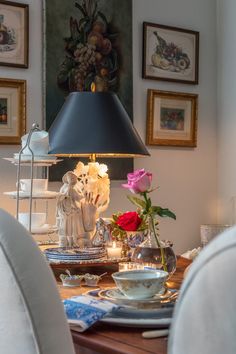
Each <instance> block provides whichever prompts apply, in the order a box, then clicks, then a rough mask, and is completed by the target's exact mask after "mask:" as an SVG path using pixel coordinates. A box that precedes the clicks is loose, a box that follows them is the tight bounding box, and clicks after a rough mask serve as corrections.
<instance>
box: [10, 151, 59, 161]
mask: <svg viewBox="0 0 236 354" xmlns="http://www.w3.org/2000/svg"><path fill="white" fill-rule="evenodd" d="M31 158H32V155H28V154H21V161H31ZM14 159H15V160H19V153H16V154H14ZM56 159H57V157H56V156H54V155H34V160H35V161H45V160H46V161H48V160H50V161H51V160H56Z"/></svg>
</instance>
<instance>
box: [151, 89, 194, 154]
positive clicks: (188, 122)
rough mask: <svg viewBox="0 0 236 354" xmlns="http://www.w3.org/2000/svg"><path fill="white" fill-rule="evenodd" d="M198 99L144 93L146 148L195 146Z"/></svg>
mask: <svg viewBox="0 0 236 354" xmlns="http://www.w3.org/2000/svg"><path fill="white" fill-rule="evenodd" d="M197 107H198V95H196V94H190V93H179V92H169V91H158V90H148V98H147V134H146V143H147V145H160V146H182V147H184V146H188V147H196V146H197Z"/></svg>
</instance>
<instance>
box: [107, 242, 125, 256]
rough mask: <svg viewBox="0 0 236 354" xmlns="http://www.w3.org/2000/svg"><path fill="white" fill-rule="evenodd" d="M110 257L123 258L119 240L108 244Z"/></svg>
mask: <svg viewBox="0 0 236 354" xmlns="http://www.w3.org/2000/svg"><path fill="white" fill-rule="evenodd" d="M106 250H107V258H108V259H119V258H121V251H122V245H121V244H120V243H119V242H116V241H112V243H110V244H108V245H107V246H106Z"/></svg>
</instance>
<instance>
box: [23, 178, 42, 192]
mask: <svg viewBox="0 0 236 354" xmlns="http://www.w3.org/2000/svg"><path fill="white" fill-rule="evenodd" d="M32 182H33V192H45V191H47V189H48V180H47V179H46V178H35V179H33V181H32ZM30 188H31V179H20V189H21V190H22V191H23V192H30Z"/></svg>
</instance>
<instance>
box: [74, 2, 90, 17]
mask: <svg viewBox="0 0 236 354" xmlns="http://www.w3.org/2000/svg"><path fill="white" fill-rule="evenodd" d="M75 7H77V8H78V9H79V10H80V11H81V12H82V14H83V15H84V16H87V12H86V11H85V10H84V8H83V7H82V6H81V5H80V4H78V3H77V2H76V3H75Z"/></svg>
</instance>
